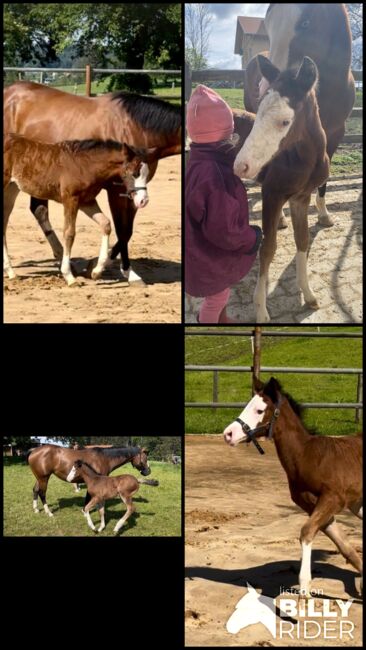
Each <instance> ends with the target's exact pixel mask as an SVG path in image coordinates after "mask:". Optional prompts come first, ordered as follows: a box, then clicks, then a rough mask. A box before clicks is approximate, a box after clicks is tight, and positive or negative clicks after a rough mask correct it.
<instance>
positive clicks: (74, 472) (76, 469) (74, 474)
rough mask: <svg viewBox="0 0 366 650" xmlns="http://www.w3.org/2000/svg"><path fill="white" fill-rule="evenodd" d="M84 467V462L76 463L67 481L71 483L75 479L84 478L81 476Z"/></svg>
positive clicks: (78, 461)
mask: <svg viewBox="0 0 366 650" xmlns="http://www.w3.org/2000/svg"><path fill="white" fill-rule="evenodd" d="M82 466H83V462H82V461H81V460H76V461H75V463H74V464H73V466H72V468H71V470H70V472H69V473H68V475H67V476H66V480H67V481H69V483H71V482H72V481H73V480H74V479H78V478H82V477H81V474H80V470H81V468H82Z"/></svg>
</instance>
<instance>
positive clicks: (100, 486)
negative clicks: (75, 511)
mask: <svg viewBox="0 0 366 650" xmlns="http://www.w3.org/2000/svg"><path fill="white" fill-rule="evenodd" d="M67 480H68V481H70V483H71V482H72V481H75V480H79V481H80V480H82V481H83V482H84V483H86V486H87V488H88V493H89V494H90V496H91V500H90V501H89V503H88V504H87V505H86V506H85V508H84V510H83V513H84V515H85V516H86V518H87V520H88V526H89V527H90V528H91V529H92V530H94V531H96V528H95V526H94V524H93V522H92V520H91V517H90V514H89V512H90V511H91V510H93V508H96V507H98V506H99V509H100V521H101V523H100V527H99V528H98V533H100V532H101V531H102V530H104V528H105V517H104V515H105V509H104V503H105V501H106V499H113V498H114V497H120V499H122V501H123V502H124V503H125V504H126V506H127V512H126V514H125V515H124V516H123V517H122V519H120V520H119V521H118V522H117V524H116V526H115V528H114V532H115V533H118V531H119V530H120V529H121V528H122V526H124V525H125V523H126V521H127V519H128V518H129V517H131V515H132V513H133V512H135V510H136V508H135V506H134V505H133V502H132V497H133V495H134V494H136V492H137V491H138V489H139V487H140V485H141V484H144V485H153V486H157V485H159V482H158V481H155V480H153V479H150V480H149V479H143V478H139V479H137V478H135V477H134V476H131V474H123V475H122V476H111V477H108V476H99V475H98V474H97V473H96V472H95V471H94V470H93V469H92V467H90V465H88V464H87V463H85V462H83V461H81V460H77V461H76V462H75V463H74V465H73V466H72V468H71V470H70V473H69V474H68V476H67Z"/></svg>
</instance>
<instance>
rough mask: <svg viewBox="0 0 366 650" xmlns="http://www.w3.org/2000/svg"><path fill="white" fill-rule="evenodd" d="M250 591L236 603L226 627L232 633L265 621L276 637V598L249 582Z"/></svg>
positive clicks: (264, 623)
mask: <svg viewBox="0 0 366 650" xmlns="http://www.w3.org/2000/svg"><path fill="white" fill-rule="evenodd" d="M247 587H248V591H247V593H246V594H245V596H243V598H241V599H240V600H239V602H238V603H237V604H236V607H235V612H233V614H231V616H230V618H229V620H228V622H227V623H226V629H227V631H228V632H231V634H237V632H239V630H241V629H242V628H243V627H247V626H248V625H254V624H255V623H263V625H265V626H266V628H267V629H268V630H269V632H270V633H271V634H272V636H273V638H274V639H275V638H276V604H275V599H274V598H268V596H262V595H261V594H259V593H257V592H256V590H255V589H253V587H251V585H250V584H249V583H248V582H247Z"/></svg>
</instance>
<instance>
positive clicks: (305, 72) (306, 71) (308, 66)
mask: <svg viewBox="0 0 366 650" xmlns="http://www.w3.org/2000/svg"><path fill="white" fill-rule="evenodd" d="M317 80H318V68H317V67H316V65H315V63H314V61H313V60H312V59H311V58H310V57H309V56H304V58H303V62H302V64H301V66H300V68H299V69H298V72H297V75H296V77H295V81H296V84H297V86H298V87H299V88H300V89H301V90H302V92H303V93H304V95H305V94H306V93H308V92H309V90H311V89H312V87H313V86H314V84H315V83H316V81H317Z"/></svg>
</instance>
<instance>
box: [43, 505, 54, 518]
mask: <svg viewBox="0 0 366 650" xmlns="http://www.w3.org/2000/svg"><path fill="white" fill-rule="evenodd" d="M44 511H45V513H46V515H48V516H49V517H53V514H52V512H51V510H50V509H49V507H48V505H47V503H45V504H44Z"/></svg>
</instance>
